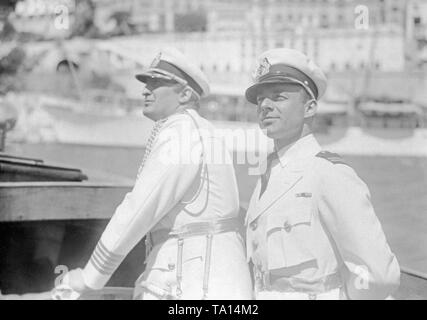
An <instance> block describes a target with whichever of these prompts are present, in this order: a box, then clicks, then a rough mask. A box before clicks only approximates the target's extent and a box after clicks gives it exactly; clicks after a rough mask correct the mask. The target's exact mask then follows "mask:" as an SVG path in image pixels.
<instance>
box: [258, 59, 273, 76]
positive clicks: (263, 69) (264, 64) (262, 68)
mask: <svg viewBox="0 0 427 320" xmlns="http://www.w3.org/2000/svg"><path fill="white" fill-rule="evenodd" d="M270 67H271V64H270V62H269V61H268V59H267V58H264V59H262V61H261V62H260V64H259V66H258V68H257V69H256V71H255V79H256V80H258V79H259V78H260V77H262V76H263V75H265V74H267V73H268V72H269V71H270Z"/></svg>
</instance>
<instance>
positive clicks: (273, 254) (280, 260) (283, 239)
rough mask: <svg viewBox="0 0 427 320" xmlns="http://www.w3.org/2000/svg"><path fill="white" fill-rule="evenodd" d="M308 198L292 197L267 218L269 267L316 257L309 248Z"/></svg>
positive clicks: (310, 218)
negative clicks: (290, 200) (292, 199)
mask: <svg viewBox="0 0 427 320" xmlns="http://www.w3.org/2000/svg"><path fill="white" fill-rule="evenodd" d="M312 222H313V213H312V202H311V199H305V198H302V199H295V200H294V201H292V202H289V205H288V206H283V207H282V208H281V209H280V211H276V212H272V213H270V214H269V216H268V217H267V250H268V269H269V270H274V269H281V268H288V267H292V266H296V265H299V264H302V263H305V262H309V261H311V260H313V259H315V255H314V254H313V252H312V249H311V245H310V244H311V237H312Z"/></svg>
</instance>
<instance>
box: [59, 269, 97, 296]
mask: <svg viewBox="0 0 427 320" xmlns="http://www.w3.org/2000/svg"><path fill="white" fill-rule="evenodd" d="M86 290H89V287H87V286H86V284H85V283H84V279H83V270H82V269H80V268H78V269H74V270H71V271H69V272H67V273H66V274H65V276H64V278H63V279H62V281H61V283H60V284H59V285H58V286H56V287H55V289H53V291H52V298H53V299H55V300H77V299H78V298H79V297H80V295H81V294H82V293H83V292H84V291H86Z"/></svg>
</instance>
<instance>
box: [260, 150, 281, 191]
mask: <svg viewBox="0 0 427 320" xmlns="http://www.w3.org/2000/svg"><path fill="white" fill-rule="evenodd" d="M274 159H277V153H276V152H273V153H270V154H269V155H268V157H267V170H266V171H265V173H264V174H263V175H262V176H261V190H260V193H259V198H261V196H262V195H263V193H264V192H265V190H266V189H267V185H268V181H269V180H270V174H271V163H272V162H273V160H274Z"/></svg>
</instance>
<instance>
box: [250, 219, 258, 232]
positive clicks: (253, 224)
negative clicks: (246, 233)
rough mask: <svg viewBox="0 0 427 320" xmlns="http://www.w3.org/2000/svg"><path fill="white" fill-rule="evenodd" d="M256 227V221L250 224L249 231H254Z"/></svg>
mask: <svg viewBox="0 0 427 320" xmlns="http://www.w3.org/2000/svg"><path fill="white" fill-rule="evenodd" d="M257 227H258V223H257V222H256V221H253V222H251V230H252V231H254V230H256V228H257Z"/></svg>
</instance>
